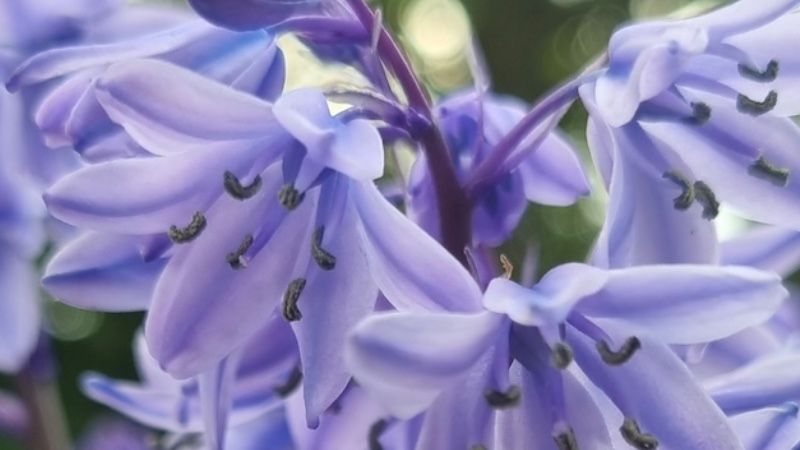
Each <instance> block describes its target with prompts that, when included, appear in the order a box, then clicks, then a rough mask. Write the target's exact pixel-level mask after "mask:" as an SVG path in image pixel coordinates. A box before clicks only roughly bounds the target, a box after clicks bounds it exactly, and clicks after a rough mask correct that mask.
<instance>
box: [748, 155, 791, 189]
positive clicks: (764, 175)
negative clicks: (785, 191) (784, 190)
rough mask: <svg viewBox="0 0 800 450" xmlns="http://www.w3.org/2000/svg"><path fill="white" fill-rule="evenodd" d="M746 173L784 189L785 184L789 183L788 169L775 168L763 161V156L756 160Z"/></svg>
mask: <svg viewBox="0 0 800 450" xmlns="http://www.w3.org/2000/svg"><path fill="white" fill-rule="evenodd" d="M747 173H749V174H750V175H752V176H754V177H756V178H759V179H762V180H766V181H769V182H770V183H772V184H774V185H775V186H778V187H786V184H787V183H789V169H786V168H782V167H780V168H779V167H775V166H773V165H772V164H771V163H770V162H769V161H767V160H766V159H764V157H763V156H762V157H760V158H758V159H757V160H756V162H754V163H753V165H752V166H750V168H748V169H747Z"/></svg>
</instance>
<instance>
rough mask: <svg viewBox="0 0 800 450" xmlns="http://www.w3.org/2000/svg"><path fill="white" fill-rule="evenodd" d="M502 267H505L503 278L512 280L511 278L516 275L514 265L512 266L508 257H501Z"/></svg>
mask: <svg viewBox="0 0 800 450" xmlns="http://www.w3.org/2000/svg"><path fill="white" fill-rule="evenodd" d="M500 266H501V267H503V278H505V279H506V280H510V279H511V276H512V275H514V265H513V264H511V260H509V259H508V256H506V255H500Z"/></svg>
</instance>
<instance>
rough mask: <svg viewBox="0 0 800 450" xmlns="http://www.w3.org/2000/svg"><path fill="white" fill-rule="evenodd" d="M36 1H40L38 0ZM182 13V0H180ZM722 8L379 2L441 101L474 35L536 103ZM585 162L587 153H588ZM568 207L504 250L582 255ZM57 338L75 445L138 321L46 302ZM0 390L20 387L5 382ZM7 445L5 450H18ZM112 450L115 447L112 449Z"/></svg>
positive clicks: (575, 113) (581, 238)
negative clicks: (624, 35)
mask: <svg viewBox="0 0 800 450" xmlns="http://www.w3.org/2000/svg"><path fill="white" fill-rule="evenodd" d="M31 1H36V0H31ZM172 3H174V4H175V5H176V6H177V7H180V6H181V5H182V2H178V1H174V2H172ZM714 3H715V2H708V1H692V0H463V1H460V2H459V1H458V0H382V1H375V2H374V4H376V5H378V6H380V7H381V9H382V10H383V13H384V18H385V20H386V21H387V22H388V23H389V24H390V26H391V28H392V29H393V30H394V31H396V32H397V33H398V34H399V35H400V40H401V42H402V43H403V45H404V46H405V47H406V48H407V50H408V51H409V53H410V54H411V56H412V58H413V60H414V62H415V65H416V66H417V68H418V69H419V71H420V73H421V74H423V78H424V80H425V81H426V83H428V85H429V86H430V87H431V89H432V91H434V92H436V93H439V94H441V93H445V92H447V91H449V90H452V89H455V88H458V87H462V86H464V85H467V84H469V72H468V67H467V63H466V59H465V49H466V45H467V44H468V42H469V41H470V39H471V36H472V35H475V36H477V39H478V41H479V43H480V45H481V47H482V48H483V51H484V53H485V57H486V61H487V63H488V66H489V68H490V71H491V76H492V78H493V88H494V90H495V91H497V92H501V93H505V94H511V95H515V96H517V97H520V98H522V99H525V100H527V101H531V102H532V101H534V100H535V99H536V98H537V97H538V96H540V95H542V94H543V93H544V92H546V91H547V90H548V89H550V88H552V87H553V86H554V85H555V84H557V83H558V82H559V81H561V80H564V79H565V78H566V77H569V76H570V75H571V74H573V73H576V72H577V71H580V69H581V67H582V66H584V65H585V64H587V63H588V62H589V61H591V60H592V59H593V58H594V57H595V56H596V55H598V54H599V53H600V52H602V50H603V48H604V46H605V43H606V42H607V40H608V37H609V36H610V34H611V32H612V31H613V29H614V28H615V27H617V26H618V25H619V24H621V23H623V22H625V21H627V20H630V19H631V18H641V17H648V16H652V15H661V14H666V13H669V12H672V11H675V10H677V9H680V8H684V10H686V8H687V7H688V8H689V9H695V10H699V9H703V8H707V7H709V6H710V5H713V4H714ZM584 126H585V113H584V112H583V111H581V110H580V108H578V107H576V108H573V110H572V111H571V112H570V114H569V115H568V116H567V118H566V119H565V121H564V122H563V123H562V127H563V128H565V129H566V130H567V131H568V132H569V133H570V134H571V135H572V136H573V138H574V139H575V141H576V143H577V145H578V147H581V148H583V147H585V144H584V143H583V141H582V140H583V137H582V135H583V127H584ZM584 156H585V155H584ZM597 191H598V192H600V193H598V194H596V195H595V197H593V198H592V199H588V200H585V201H582V202H581V203H580V204H578V205H576V206H574V207H570V208H547V207H539V206H532V207H531V208H530V210H529V212H528V214H527V215H526V217H525V219H524V221H523V225H522V227H521V228H520V229H519V231H518V232H517V233H516V235H515V237H514V239H513V241H512V242H510V243H509V244H508V245H506V246H505V248H504V251H506V253H507V254H508V255H509V256H510V257H511V258H512V261H521V260H522V258H523V255H524V254H525V252H526V250H527V249H528V248H534V249H537V251H538V253H539V255H540V267H539V273H542V272H543V271H544V270H546V269H547V268H549V267H552V266H553V265H555V264H557V263H560V262H564V261H569V260H581V259H583V258H584V257H585V255H586V253H587V251H588V249H589V247H590V246H591V243H592V241H593V239H594V237H595V236H596V233H597V230H598V227H599V226H600V223H601V220H602V202H603V198H602V195H603V194H602V193H601V191H602V190H601V189H598V190H597ZM46 317H47V319H46V320H47V323H48V325H47V326H48V329H49V331H50V332H51V334H53V335H54V337H55V351H56V354H57V358H58V366H59V387H60V391H61V396H62V399H63V403H64V406H65V409H66V412H67V416H66V417H67V420H68V424H69V427H70V432H71V434H72V436H73V437H78V436H80V435H81V434H82V432H83V431H84V430H86V428H87V425H88V424H89V423H90V422H91V421H93V420H95V419H96V418H98V417H100V416H102V415H106V414H110V412H109V411H108V410H107V409H105V408H103V407H101V406H99V405H97V404H94V403H92V402H91V401H89V400H88V399H86V398H85V397H84V396H83V395H82V393H81V392H80V391H79V389H78V378H79V376H80V375H81V374H82V373H84V372H85V371H96V372H101V373H103V374H106V375H109V376H112V377H118V378H128V379H135V378H136V374H135V371H134V365H133V360H132V356H131V338H132V336H133V334H134V332H135V330H136V329H137V328H138V326H139V325H140V323H141V320H142V316H141V315H139V314H117V315H102V314H97V313H87V312H83V311H77V310H73V309H71V308H69V307H67V306H64V305H62V304H59V303H55V302H51V301H46ZM0 387H3V388H8V389H13V384H12V383H11V380H10V379H8V378H5V379H0ZM19 448H20V447H19V446H18V445H16V444H14V443H13V442H12V441H9V440H3V438H0V450H6V449H8V450H12V449H14V450H15V449H19ZM109 450H113V449H109Z"/></svg>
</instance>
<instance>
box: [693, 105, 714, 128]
mask: <svg viewBox="0 0 800 450" xmlns="http://www.w3.org/2000/svg"><path fill="white" fill-rule="evenodd" d="M709 119H711V107H710V106H708V105H707V104H705V103H703V102H694V103H692V119H691V120H692V123H694V124H695V125H703V124H705V123H706V122H708V121H709Z"/></svg>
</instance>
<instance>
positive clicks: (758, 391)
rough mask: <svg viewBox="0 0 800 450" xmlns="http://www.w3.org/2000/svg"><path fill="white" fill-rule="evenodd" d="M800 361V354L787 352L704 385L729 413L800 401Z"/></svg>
mask: <svg viewBox="0 0 800 450" xmlns="http://www.w3.org/2000/svg"><path fill="white" fill-rule="evenodd" d="M798 364H800V354H798V353H796V352H789V351H783V352H779V353H777V354H773V355H767V356H764V357H763V358H761V359H757V360H755V361H753V362H752V363H750V364H748V365H746V366H743V367H741V368H739V369H735V370H732V371H731V372H728V373H724V374H720V375H718V376H716V377H714V378H710V379H708V380H706V381H704V382H703V387H704V388H705V390H706V392H708V393H709V395H710V396H711V397H712V398H713V399H714V401H715V402H717V404H718V405H719V406H720V408H722V409H723V410H724V411H725V412H726V413H728V414H735V413H738V412H743V411H752V410H756V409H760V408H764V407H767V406H771V405H777V404H780V403H783V402H785V401H789V400H800V380H798V377H797V367H798Z"/></svg>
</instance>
